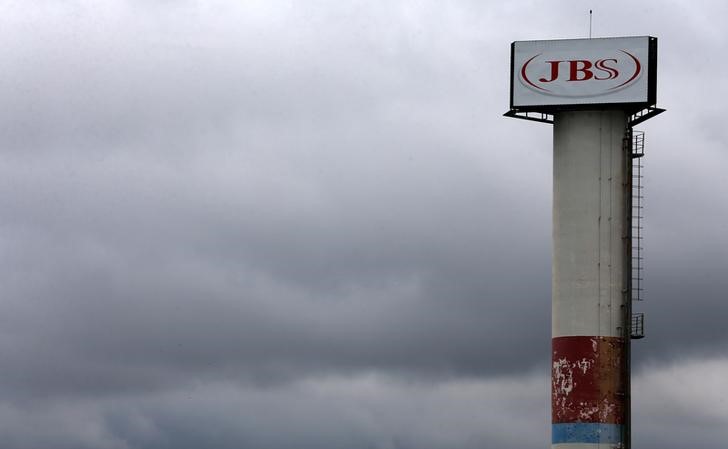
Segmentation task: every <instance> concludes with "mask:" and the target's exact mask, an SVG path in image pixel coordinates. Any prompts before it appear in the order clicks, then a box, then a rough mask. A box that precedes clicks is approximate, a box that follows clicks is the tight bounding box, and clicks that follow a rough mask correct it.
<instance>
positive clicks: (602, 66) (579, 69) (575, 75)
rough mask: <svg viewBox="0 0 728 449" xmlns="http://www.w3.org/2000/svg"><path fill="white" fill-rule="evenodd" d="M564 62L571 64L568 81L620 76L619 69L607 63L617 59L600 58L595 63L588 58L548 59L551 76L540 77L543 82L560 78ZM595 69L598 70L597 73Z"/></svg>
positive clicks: (599, 79)
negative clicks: (560, 70)
mask: <svg viewBox="0 0 728 449" xmlns="http://www.w3.org/2000/svg"><path fill="white" fill-rule="evenodd" d="M562 62H567V63H568V64H569V78H568V79H567V81H587V80H590V79H592V78H593V79H595V80H598V81H604V80H611V79H615V78H617V77H618V76H619V71H618V70H617V69H616V68H615V67H613V66H609V65H607V63H614V64H616V63H617V60H616V59H599V60H597V61H596V62H595V63H592V62H591V61H588V60H586V59H576V60H571V61H546V64H548V65H549V66H550V69H551V70H550V72H551V73H550V78H548V79H546V78H539V81H541V82H542V83H550V82H552V81H556V80H557V79H558V78H559V67H560V66H561V63H562ZM595 71H596V72H597V73H596V74H595Z"/></svg>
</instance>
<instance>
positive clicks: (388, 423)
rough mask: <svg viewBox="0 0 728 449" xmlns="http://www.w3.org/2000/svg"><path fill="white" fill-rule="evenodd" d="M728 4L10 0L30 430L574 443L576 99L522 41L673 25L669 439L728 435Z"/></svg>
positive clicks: (9, 439)
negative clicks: (555, 254) (557, 110)
mask: <svg viewBox="0 0 728 449" xmlns="http://www.w3.org/2000/svg"><path fill="white" fill-rule="evenodd" d="M727 5H728V3H726V2H722V1H711V2H700V3H699V6H697V4H696V2H688V1H682V2H675V1H664V0H663V1H640V2H633V1H629V2H628V1H611V2H573V1H552V2H536V1H498V2H495V1H482V0H481V1H468V0H462V1H447V2H443V1H434V0H433V1H429V0H419V1H414V0H413V1H399V0H388V1H371V0H368V1H341V0H336V1H334V0H305V1H278V0H265V1H264V0H205V1H203V0H198V1H193V0H157V1H152V0H116V1H111V0H110V1H98V0H97V1H92V0H68V1H51V0H35V1H29V0H22V1H20V0H18V1H13V0H0V42H2V51H0V446H1V447H2V448H4V449H37V448H45V449H86V448H88V449H162V448H174V449H187V448H195V449H199V448H211V449H218V448H219V449H226V448H231V449H232V448H235V449H307V448H311V449H314V448H315V449H341V448H346V449H359V448H361V449H365V448H367V449H471V448H472V449H476V448H478V449H483V448H498V449H525V448H543V447H548V445H549V444H550V397H549V394H550V393H549V358H550V326H551V318H550V313H551V304H550V301H551V287H550V282H551V128H550V126H549V125H544V124H538V123H530V122H525V121H520V120H512V119H507V118H504V117H502V116H501V114H502V113H503V112H505V111H506V109H507V108H508V71H509V54H510V47H509V45H510V43H511V41H514V40H527V39H550V38H575V37H585V36H586V35H587V33H588V24H589V20H588V10H589V8H592V9H594V35H595V36H597V37H603V36H618V35H653V36H657V37H658V38H659V82H658V105H659V106H661V107H665V108H667V109H668V112H667V113H665V114H663V115H661V116H659V117H657V118H655V119H653V120H651V121H649V122H646V123H644V124H643V125H642V126H640V127H639V129H642V130H645V131H646V136H647V137H646V142H647V145H646V153H647V156H646V158H645V160H644V161H645V175H646V178H645V184H646V189H647V190H646V219H645V226H646V229H645V247H646V249H645V257H646V275H645V277H646V283H645V287H646V294H645V296H646V301H645V302H644V303H643V304H640V305H639V310H640V311H644V312H645V313H646V324H645V327H646V333H647V338H646V339H644V340H640V341H638V342H636V343H635V345H634V373H633V410H634V419H633V423H634V427H633V435H634V442H635V447H636V448H637V447H639V448H642V449H657V448H660V449H678V448H679V449H684V448H686V447H700V448H706V449H713V448H715V449H718V448H721V449H724V448H725V447H726V440H728V426H727V425H726V424H728V383H726V380H725V379H728V328H726V317H728V301H726V299H728V294H726V292H727V291H728V276H726V274H727V273H728V237H726V236H727V235H728V181H727V179H728V178H727V177H726V174H725V170H726V168H728V153H727V152H726V150H727V149H728V148H727V147H728V128H727V127H726V126H725V124H724V116H725V111H724V110H723V107H724V105H723V103H724V102H725V100H726V98H728V77H727V76H725V73H726V72H727V71H728V63H727V62H726V60H725V57H724V56H725V53H726V49H727V48H728V39H727V37H728V32H726V30H725V27H724V22H725V19H726V18H728V6H727Z"/></svg>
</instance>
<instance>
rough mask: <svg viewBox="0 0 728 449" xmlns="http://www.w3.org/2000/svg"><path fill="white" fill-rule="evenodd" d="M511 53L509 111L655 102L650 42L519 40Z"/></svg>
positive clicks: (653, 47) (638, 39)
mask: <svg viewBox="0 0 728 449" xmlns="http://www.w3.org/2000/svg"><path fill="white" fill-rule="evenodd" d="M511 53H512V55H511V109H521V110H529V109H532V110H548V109H549V107H556V106H561V107H566V106H582V105H583V106H586V105H611V104H650V103H654V102H655V84H656V79H655V78H656V76H655V75H656V63H657V61H656V60H657V39H656V38H654V37H649V36H644V37H614V38H602V39H564V40H550V41H519V42H514V43H513V44H512V46H511Z"/></svg>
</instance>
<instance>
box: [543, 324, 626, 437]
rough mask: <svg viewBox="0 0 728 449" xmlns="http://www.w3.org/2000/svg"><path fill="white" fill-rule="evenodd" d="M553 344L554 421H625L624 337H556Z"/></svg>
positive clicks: (552, 404) (552, 385) (552, 396)
mask: <svg viewBox="0 0 728 449" xmlns="http://www.w3.org/2000/svg"><path fill="white" fill-rule="evenodd" d="M551 345H552V351H553V354H552V355H553V358H552V362H553V364H552V371H551V420H552V422H553V423H554V424H558V423H577V422H583V423H604V424H624V422H625V419H624V418H625V417H624V414H625V405H624V400H625V394H624V393H625V385H626V382H625V380H626V375H625V368H626V367H625V364H624V353H625V342H624V339H623V338H620V337H556V338H554V339H552V341H551Z"/></svg>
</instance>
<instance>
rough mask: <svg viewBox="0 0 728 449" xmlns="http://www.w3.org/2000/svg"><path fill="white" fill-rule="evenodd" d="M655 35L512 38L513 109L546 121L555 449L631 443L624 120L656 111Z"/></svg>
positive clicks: (627, 126)
mask: <svg viewBox="0 0 728 449" xmlns="http://www.w3.org/2000/svg"><path fill="white" fill-rule="evenodd" d="M656 68H657V39H655V38H653V37H629V38H608V39H572V40H559V41H530V42H514V43H513V44H512V46H511V109H510V111H509V112H507V113H506V114H505V115H507V116H510V117H516V118H523V119H528V120H535V121H540V122H547V123H552V124H553V126H554V134H553V136H554V137H553V182H554V186H553V266H552V270H553V271H552V327H551V329H552V373H551V385H552V390H551V398H552V410H551V417H552V433H551V444H552V448H554V449H567V448H568V449H606V448H610V449H627V448H630V369H629V366H630V363H629V362H630V360H629V358H630V337H631V328H630V327H631V309H632V304H631V301H632V299H631V298H632V295H631V279H632V274H631V273H632V266H631V262H632V254H631V248H632V244H631V237H632V235H631V230H632V216H631V208H632V205H631V198H632V184H631V181H632V175H631V167H632V150H631V127H632V126H633V125H634V124H635V123H637V122H639V121H642V120H646V119H647V118H649V117H651V116H654V115H656V114H658V113H660V112H662V110H661V109H658V108H656V107H655V101H656V73H657V72H656Z"/></svg>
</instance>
